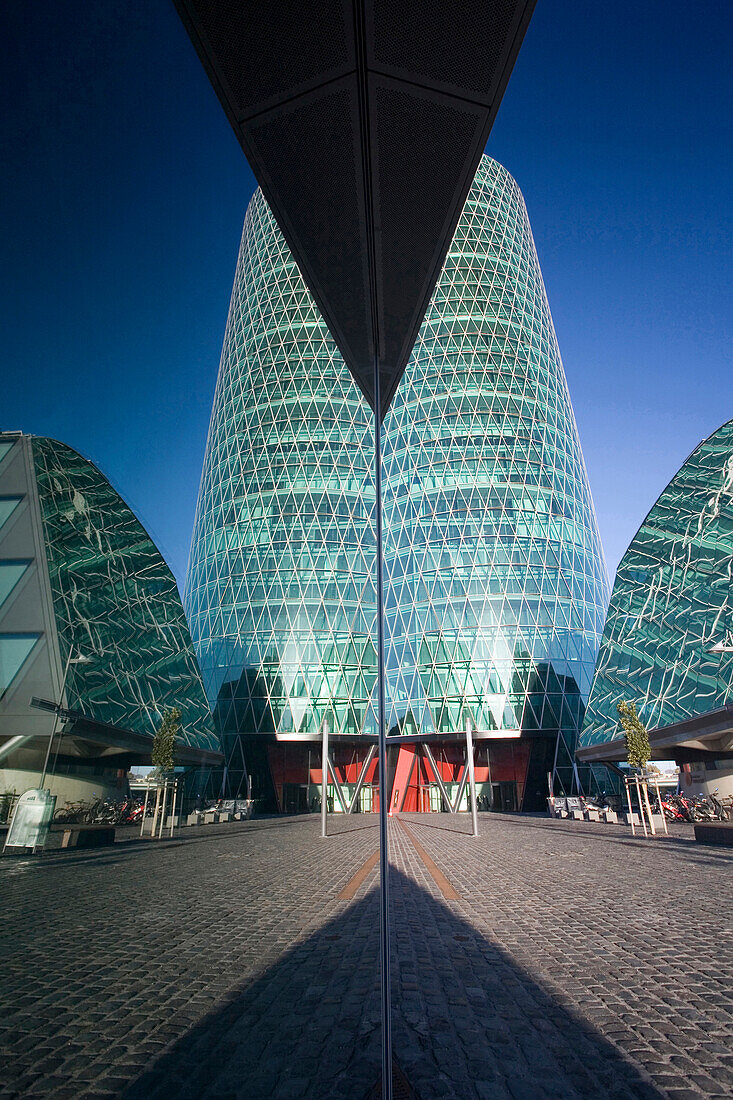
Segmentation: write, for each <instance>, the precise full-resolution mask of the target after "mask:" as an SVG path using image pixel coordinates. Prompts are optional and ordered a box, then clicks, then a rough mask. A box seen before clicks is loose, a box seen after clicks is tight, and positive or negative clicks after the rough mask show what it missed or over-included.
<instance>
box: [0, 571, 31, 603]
mask: <svg viewBox="0 0 733 1100" xmlns="http://www.w3.org/2000/svg"><path fill="white" fill-rule="evenodd" d="M29 565H30V562H28V561H0V607H1V606H2V605H3V603H4V602H5V600H7V598H8V596H9V595H10V593H11V592H12V591H13V589H14V588H15V586H16V584H17V583H18V581H19V580H20V578H21V577H22V576H23V574H24V573H25V571H26V569H27V568H28V566H29Z"/></svg>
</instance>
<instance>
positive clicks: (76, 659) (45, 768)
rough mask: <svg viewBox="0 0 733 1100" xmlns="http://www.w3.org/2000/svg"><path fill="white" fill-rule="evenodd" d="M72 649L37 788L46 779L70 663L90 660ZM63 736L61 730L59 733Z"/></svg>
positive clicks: (40, 788)
mask: <svg viewBox="0 0 733 1100" xmlns="http://www.w3.org/2000/svg"><path fill="white" fill-rule="evenodd" d="M72 653H73V650H71V649H70V650H69V656H68V657H67V658H66V666H65V668H64V675H63V678H62V680H61V697H60V700H59V703H58V704H57V706H56V710H55V712H54V716H53V726H52V727H51V736H50V737H49V739H48V748H47V749H46V759H45V760H44V761H43V771H42V772H41V782H40V783H39V784H38V787H39V790H43V784H44V783H45V781H46V772H47V771H48V761H49V760H50V758H51V747H52V745H53V741H54V738H55V736H56V728H57V726H58V720H59V711H60V710H61V709H62V707H63V705H64V695H65V693H66V679H67V677H68V675H69V666H70V665H83V664H88V663H89V662H90V661H91V657H85V656H84V654H79V655H78V656H77V657H72V656H71V654H72ZM61 737H63V732H62V733H61ZM61 737H59V746H60V745H61ZM56 759H58V748H57V750H56Z"/></svg>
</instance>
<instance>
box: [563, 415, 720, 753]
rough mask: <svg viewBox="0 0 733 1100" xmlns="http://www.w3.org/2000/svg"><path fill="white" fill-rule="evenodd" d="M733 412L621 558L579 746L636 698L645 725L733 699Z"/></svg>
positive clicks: (609, 727) (598, 736)
mask: <svg viewBox="0 0 733 1100" xmlns="http://www.w3.org/2000/svg"><path fill="white" fill-rule="evenodd" d="M732 630H733V420H730V421H728V423H726V424H723V426H722V427H721V428H719V429H718V431H716V432H714V433H713V434H712V435H711V436H710V437H709V438H708V439H705V440H703V442H702V443H700V445H699V446H698V447H696V448H695V450H694V451H693V452H692V454H691V455H690V457H689V458H688V459H687V461H686V462H685V463H684V465H683V466H682V467H681V469H680V470H679V472H678V473H677V474H676V475H675V476H674V477H673V478H672V480H671V481H670V483H669V485H668V486H667V488H666V489H665V490H664V492H663V493H662V494H661V496H660V497H659V499H658V500H657V502H656V504H655V505H654V507H653V508H652V510H651V511H650V513H649V515H648V516H647V517H646V519H645V520H644V522H643V523H642V525H641V527H640V528H639V530H638V531H637V533H636V535H635V536H634V538H633V540H632V542H631V545H630V546H629V548H628V550H627V551H626V553H625V554H624V556H623V558H622V559H621V563H620V565H619V567H618V572H617V573H616V580H615V583H614V586H613V593H612V595H611V603H610V606H609V610H608V618H607V620H606V626H605V630H604V632H603V641H602V643H601V650H600V654H599V656H598V665H597V668H596V674H595V677H594V679H593V689H592V691H591V696H590V701H589V704H588V712H587V715H586V722H585V726H584V728H583V732H582V737H581V744H582V745H583V746H586V745H596V744H601V743H602V742H604V741H610V740H612V739H613V738H614V737H617V736H619V733H620V726H619V721H618V714H617V712H616V704H617V703H618V702H620V701H621V700H633V701H635V702H636V704H637V708H638V711H639V714H640V715H641V718H642V720H643V721H644V723H645V725H646V726H647V727H648V728H649V729H653V728H655V727H658V726H667V725H670V724H671V723H673V722H678V721H680V720H681V719H684V718H691V717H693V716H694V715H697V714H704V713H705V712H706V711H708V710H713V709H715V708H716V707H721V706H723V705H724V704H726V703H729V702H731V701H732V699H733V691H732V685H733V652H731V650H730V649H728V651H727V652H726V651H725V650H723V651H721V649H720V648H718V649H716V648H715V647H716V646H718V647H720V643H721V642H722V643H725V642H726V639H728V640H730V637H731V631H732Z"/></svg>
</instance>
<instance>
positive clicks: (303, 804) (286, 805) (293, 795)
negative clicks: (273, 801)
mask: <svg viewBox="0 0 733 1100" xmlns="http://www.w3.org/2000/svg"><path fill="white" fill-rule="evenodd" d="M283 813H286V814H307V813H308V787H307V786H306V784H305V783H283Z"/></svg>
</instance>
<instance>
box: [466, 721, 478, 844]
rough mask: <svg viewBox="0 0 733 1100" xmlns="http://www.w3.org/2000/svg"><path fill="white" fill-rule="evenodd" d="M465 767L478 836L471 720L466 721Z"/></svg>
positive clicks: (475, 831) (474, 824) (474, 826)
mask: <svg viewBox="0 0 733 1100" xmlns="http://www.w3.org/2000/svg"><path fill="white" fill-rule="evenodd" d="M466 767H467V768H468V785H469V789H470V792H471V818H472V820H473V835H474V836H478V807H477V806H476V776H475V774H474V770H473V736H472V734H471V719H470V718H467V719H466Z"/></svg>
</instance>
